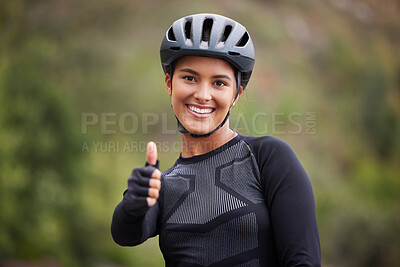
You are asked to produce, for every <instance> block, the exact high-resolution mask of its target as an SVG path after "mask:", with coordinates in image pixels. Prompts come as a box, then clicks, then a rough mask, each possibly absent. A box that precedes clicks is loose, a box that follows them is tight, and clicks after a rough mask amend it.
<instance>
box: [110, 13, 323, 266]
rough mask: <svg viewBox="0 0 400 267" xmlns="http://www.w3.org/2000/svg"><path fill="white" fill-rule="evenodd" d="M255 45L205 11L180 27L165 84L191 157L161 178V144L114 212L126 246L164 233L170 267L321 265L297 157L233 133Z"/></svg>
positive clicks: (165, 49)
mask: <svg viewBox="0 0 400 267" xmlns="http://www.w3.org/2000/svg"><path fill="white" fill-rule="evenodd" d="M254 56H255V55H254V47H253V43H252V41H251V38H250V35H249V34H248V32H247V30H246V29H245V28H244V27H243V26H242V25H241V24H239V23H238V22H236V21H234V20H231V19H229V18H226V17H223V16H220V15H215V14H197V15H191V16H187V17H184V18H182V19H179V20H177V21H175V22H174V24H173V25H172V26H171V27H170V28H169V30H168V31H167V33H166V35H165V37H164V39H163V42H162V44H161V61H162V64H163V69H164V72H165V85H166V90H167V92H168V94H169V95H170V97H171V105H172V108H173V112H174V114H175V116H176V118H177V121H178V129H179V132H180V133H181V137H182V153H181V155H180V157H179V158H178V159H177V161H176V163H175V164H174V165H173V166H172V167H171V168H169V169H168V170H166V171H164V172H163V173H161V172H160V171H159V170H158V160H157V151H156V147H155V144H154V143H153V142H150V143H149V144H148V146H147V158H146V160H147V164H146V167H139V168H135V169H134V170H133V171H132V174H131V176H130V177H129V179H128V188H127V190H126V191H125V192H124V195H123V199H122V201H121V202H120V203H119V204H118V205H117V207H116V208H115V211H114V215H113V220H112V225H111V231H112V235H113V238H114V240H115V242H116V243H118V244H120V245H122V246H135V245H138V244H141V243H143V242H144V241H145V240H147V239H148V238H150V237H153V236H156V235H159V237H160V249H161V251H162V253H163V256H164V259H165V262H166V265H167V266H272V267H273V266H320V265H321V262H320V261H321V258H320V245H319V236H318V228H317V223H316V214H315V203H314V196H313V191H312V187H311V183H310V180H309V178H308V176H307V173H306V172H305V170H304V169H303V167H302V165H301V164H300V162H299V160H298V159H297V157H296V155H295V153H294V152H293V150H292V149H291V148H290V146H289V145H288V144H286V143H285V142H283V141H281V140H279V139H277V138H274V137H271V136H264V137H257V138H256V137H251V136H242V135H239V134H238V133H236V132H235V131H234V130H232V129H231V128H230V127H229V114H230V110H231V108H232V107H233V106H234V105H235V103H236V101H237V100H238V99H239V97H240V95H241V93H242V92H243V90H244V89H245V88H246V86H247V83H248V81H249V79H250V76H251V73H252V70H253V66H254V59H255V57H254Z"/></svg>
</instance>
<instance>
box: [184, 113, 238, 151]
mask: <svg viewBox="0 0 400 267" xmlns="http://www.w3.org/2000/svg"><path fill="white" fill-rule="evenodd" d="M236 135H237V133H236V132H234V131H233V130H232V129H230V128H229V121H227V122H226V123H225V124H224V126H222V127H221V128H219V129H218V130H217V131H215V132H214V133H213V134H212V135H210V136H208V137H200V138H196V137H192V136H191V135H190V134H182V157H184V158H188V157H193V156H197V155H202V154H205V153H207V152H210V151H212V150H214V149H216V148H218V147H220V146H222V145H223V144H225V143H227V142H228V141H230V140H231V139H233V138H234V137H235V136H236Z"/></svg>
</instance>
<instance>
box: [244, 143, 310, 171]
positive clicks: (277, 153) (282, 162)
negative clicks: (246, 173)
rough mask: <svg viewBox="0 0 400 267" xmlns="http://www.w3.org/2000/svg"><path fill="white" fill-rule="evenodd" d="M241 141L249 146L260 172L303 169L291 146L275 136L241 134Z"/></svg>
mask: <svg viewBox="0 0 400 267" xmlns="http://www.w3.org/2000/svg"><path fill="white" fill-rule="evenodd" d="M243 141H245V142H246V143H247V144H248V146H249V147H250V150H251V152H252V154H253V156H254V158H255V160H256V162H257V165H258V168H259V170H260V173H264V174H266V173H269V174H273V173H275V174H276V173H281V172H282V171H283V170H285V172H287V171H289V170H296V171H297V172H303V171H304V169H303V166H302V165H301V163H300V161H299V159H298V157H297V155H296V153H295V152H294V150H293V149H292V147H291V146H290V145H289V144H288V143H287V142H285V141H283V140H281V139H279V138H277V137H273V136H262V137H252V136H243Z"/></svg>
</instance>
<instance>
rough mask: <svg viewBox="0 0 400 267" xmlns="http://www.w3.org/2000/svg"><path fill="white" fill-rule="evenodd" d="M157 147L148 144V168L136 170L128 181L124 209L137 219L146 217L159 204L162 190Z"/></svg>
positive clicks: (152, 143) (150, 143)
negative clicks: (148, 211) (151, 208)
mask: <svg viewBox="0 0 400 267" xmlns="http://www.w3.org/2000/svg"><path fill="white" fill-rule="evenodd" d="M157 165H158V161H157V147H156V144H155V143H154V142H149V143H148V144H147V151H146V166H145V167H140V168H135V169H134V170H133V171H132V174H131V176H130V177H129V179H128V190H127V191H126V192H125V194H124V199H123V209H124V210H125V212H127V213H129V214H130V215H132V216H135V217H141V216H144V215H145V214H146V212H147V210H148V209H149V207H151V206H154V205H155V204H156V203H157V199H158V196H159V193H160V188H161V172H160V170H158V168H157V167H158V166H157Z"/></svg>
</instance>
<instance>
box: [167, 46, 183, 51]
mask: <svg viewBox="0 0 400 267" xmlns="http://www.w3.org/2000/svg"><path fill="white" fill-rule="evenodd" d="M169 50H173V51H179V50H181V48H180V47H179V46H172V47H170V48H169Z"/></svg>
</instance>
